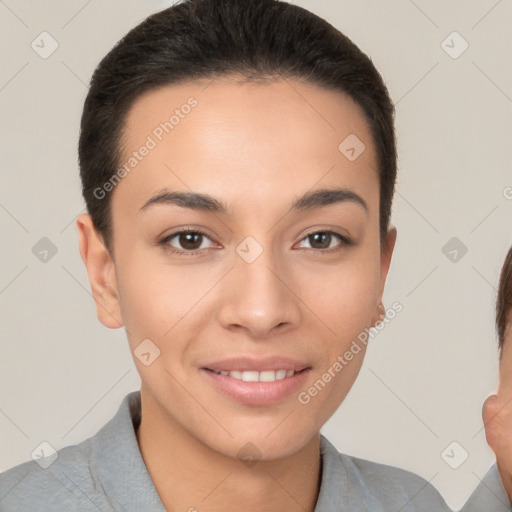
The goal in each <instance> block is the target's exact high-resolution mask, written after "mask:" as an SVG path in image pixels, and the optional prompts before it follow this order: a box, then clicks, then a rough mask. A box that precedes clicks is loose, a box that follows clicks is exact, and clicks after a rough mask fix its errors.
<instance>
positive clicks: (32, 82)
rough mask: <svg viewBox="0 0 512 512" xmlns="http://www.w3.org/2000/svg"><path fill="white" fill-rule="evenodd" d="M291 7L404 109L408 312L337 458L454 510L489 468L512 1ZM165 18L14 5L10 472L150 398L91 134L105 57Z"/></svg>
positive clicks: (399, 206)
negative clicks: (93, 210) (113, 320)
mask: <svg viewBox="0 0 512 512" xmlns="http://www.w3.org/2000/svg"><path fill="white" fill-rule="evenodd" d="M294 3H296V4H298V5H301V6H304V7H306V8H308V9H310V10H312V11H313V12H315V13H317V14H319V15H320V16H322V17H324V18H326V19H327V20H329V21H330V22H331V23H332V24H334V25H335V26H336V27H337V28H339V29H340V30H341V31H342V32H344V33H346V34H347V35H348V36H349V37H350V38H352V39H353V40H354V42H355V43H356V44H357V45H358V46H359V47H360V48H361V49H362V50H363V51H365V52H367V53H368V54H369V55H370V56H371V58H372V59H373V61H374V63H375V64H376V66H377V67H378V69H379V70H380V71H381V73H382V74H383V76H384V79H385V81H386V83H387V84H388V87H389V90H390V93H391V96H392V98H393V101H394V102H395V104H396V113H397V122H396V126H397V136H398V144H399V180H398V189H397V194H396V197H395V204H394V213H393V223H394V224H395V225H396V226H397V228H398V241H397V246H396V250H395V255H394V259H393V261H392V265H391V270H390V274H389V279H388V285H387V290H386V294H385V306H386V307H390V306H391V304H392V303H393V302H395V301H399V302H400V303H401V304H402V305H403V311H402V312H401V313H400V314H399V315H398V316H397V317H396V318H395V319H394V320H393V321H392V322H391V323H390V324H389V325H387V326H386V328H385V329H384V330H383V331H382V332H381V334H380V335H379V336H378V337H376V338H375V339H374V340H372V342H371V345H370V347H369V351H368V355H367V359H366V360H365V363H364V366H363V369H362V371H361V374H360V376H359V379H358V381H357V382H356V384H355V386H354V388H353V390H352V391H351V393H350V394H349V396H348V398H347V400H346V401H345V403H344V404H343V405H342V406H341V407H340V409H339V410H338V411H337V413H336V414H335V415H334V416H333V417H332V419H331V420H330V421H329V422H328V423H327V424H326V425H325V427H324V429H323V432H324V434H325V435H326V436H327V437H328V438H329V439H330V440H331V441H332V442H333V443H334V444H335V445H336V446H337V447H338V449H339V450H341V451H345V452H347V453H350V454H354V455H357V456H360V457H364V458H368V459H371V460H375V461H379V462H384V463H388V464H392V465H396V466H400V467H403V468H406V469H409V470H412V471H414V472H416V473H418V474H420V475H421V476H423V477H424V478H426V479H427V480H429V481H431V482H432V484H433V485H434V486H435V487H437V489H439V491H440V492H441V493H442V494H443V496H444V497H445V499H446V500H447V502H448V504H449V505H450V506H451V507H452V508H454V509H458V508H460V507H461V506H462V504H463V503H464V501H465V500H466V499H467V497H468V496H469V494H470V493H471V491H472V490H473V488H474V487H475V486H476V485H477V483H478V482H479V479H480V478H481V477H483V475H484V474H485V473H486V471H487V469H488V468H489V466H490V465H491V463H492V461H493V455H492V453H491V452H490V450H489V449H488V448H487V445H486V442H485V437H484V433H483V429H482V420H481V416H480V407H481V403H482V401H483V400H484V398H485V397H486V396H487V395H488V394H489V393H490V392H492V391H493V390H494V387H495V383H496V377H497V373H496V369H497V351H496V338H495V333H494V323H493V322H494V317H493V315H494V300H495V293H496V286H497V282H498V274H499V270H500V267H501V264H502V261H503V259H504V256H505V254H506V251H507V248H508V246H509V245H510V244H511V243H512V167H511V164H512V144H511V135H512V129H511V128H512V67H511V66H512V59H511V55H510V50H511V48H512V35H511V34H512V33H511V32H510V26H511V24H512V2H511V1H510V0H501V1H496V0H472V1H471V2H469V1H468V0H451V1H450V2H446V1H444V0H415V1H413V0H387V1H383V0H300V1H299V0H297V1H295V2H294ZM168 5H170V2H162V1H156V0H152V1H149V0H123V1H122V2H121V1H120V0H116V1H113V0H110V1H109V0H107V1H104V0H102V1H99V0H89V1H83V0H80V1H78V0H73V1H65V2H64V1H60V2H59V1H57V0H52V1H46V2H44V3H43V2H41V3H36V2H29V1H28V0H1V1H0V38H1V40H2V48H3V51H2V61H1V78H0V108H1V113H2V114H1V117H0V137H1V167H2V170H1V173H0V233H1V237H2V244H1V247H2V250H1V252H0V257H1V266H0V315H1V325H0V335H1V340H2V344H1V347H2V350H1V357H0V375H1V386H0V453H1V457H0V471H3V470H5V469H7V468H9V467H11V466H13V465H15V464H18V463H21V462H23V461H25V460H28V459H30V457H31V453H32V452H33V450H34V449H35V448H36V447H37V446H38V445H39V444H40V443H41V442H42V441H47V442H49V443H51V444H52V445H53V446H55V447H56V448H57V449H58V448H61V447H63V446H66V445H69V444H74V443H77V442H80V441H82V440H83V439H85V438H86V437H89V436H91V435H93V434H94V433H95V432H96V431H97V430H98V429H99V428H100V427H101V426H102V425H103V424H104V423H106V421H107V420H109V419H110V418H111V417H112V415H113V414H114V413H115V412H116V410H117V408H118V406H119V404H120V401H121V399H122V397H123V396H124V395H125V394H127V393H128V392H129V391H131V390H134V389H137V388H138V385H139V378H138V374H137V372H136V370H135V367H134V364H133V362H132V359H131V355H130V353H129V351H128V350H127V342H126V339H125V335H124V331H123V330H118V331H111V330H108V329H106V328H105V327H103V326H102V325H101V324H100V323H99V322H98V321H97V319H96V315H95V308H94V304H93V300H92V298H91V296H90V292H89V284H88V281H87V276H86V272H85V269H84V267H83V265H82V262H81V259H80V256H79V253H78V245H77V233H76V227H75V223H74V220H75V218H76V216H77V215H78V214H79V213H81V211H82V210H83V207H84V205H83V202H82V198H81V195H80V184H79V179H78V166H77V140H78V129H79V121H80V115H81V109H82V106H83V101H84V99H85V95H86V92H87V83H88V80H89V79H90V76H91V74H92V71H93V69H94V68H95V66H96V65H97V64H98V62H99V60H100V59H101V57H103V55H104V54H105V53H106V52H107V51H108V50H109V49H110V48H111V47H112V46H113V45H114V43H115V42H116V41H117V40H118V39H119V38H120V37H121V36H122V35H124V34H125V33H126V32H127V31H128V30H129V29H130V28H131V27H133V26H135V25H136V24H137V23H138V22H140V21H141V20H142V19H143V18H144V17H145V16H147V15H148V14H150V13H152V12H154V11H157V10H160V9H161V8H164V7H166V6H168ZM454 31H456V32H458V34H459V35H453V34H452V33H453V32H454ZM41 32H48V33H49V34H50V35H51V37H52V38H53V39H54V40H55V41H56V42H57V43H58V48H57V49H56V51H55V52H54V53H53V54H52V55H50V56H49V57H48V58H46V59H43V58H42V57H41V56H40V55H39V54H38V53H36V51H34V50H33V49H32V47H31V43H32V41H34V40H36V42H37V40H40V39H37V38H38V37H39V35H40V34H41ZM44 37H48V36H44ZM46 41H50V39H46ZM443 41H445V43H443ZM465 41H466V42H467V44H468V45H469V46H468V48H467V49H466V51H464V52H463V53H462V54H460V55H458V53H459V52H460V50H462V49H463V48H464V46H465ZM46 48H49V46H46ZM445 50H447V51H448V52H449V53H451V55H449V54H448V53H447V51H445ZM454 56H456V57H457V58H454ZM43 237H47V238H49V239H50V240H51V242H52V243H53V244H54V245H55V248H56V250H57V252H56V254H55V255H53V256H51V257H49V258H48V261H46V262H42V261H40V260H39V259H38V258H37V257H36V255H35V254H34V253H33V252H32V249H33V247H34V246H35V245H36V244H37V243H38V241H39V240H40V239H41V238H43ZM453 237H456V238H457V240H455V241H453V240H452V241H451V242H450V244H455V245H453V246H452V245H448V248H445V249H443V247H445V244H447V243H448V242H449V241H450V240H451V239H452V238H453ZM462 244H463V245H462ZM463 246H465V247H466V248H467V253H466V254H464V255H462V254H463V252H464V249H463ZM36 247H37V246H36ZM454 248H455V250H456V251H457V253H453V250H454ZM449 251H452V252H451V254H450V252H449ZM35 252H37V251H35ZM445 253H446V254H447V255H448V256H447V255H445ZM455 254H456V256H454V255H455ZM461 255H462V257H461ZM450 258H452V259H453V258H455V259H457V261H455V262H454V261H451V260H450ZM453 442H456V443H457V444H455V445H454V444H451V443H453ZM447 447H448V450H446V449H447ZM466 452H467V454H468V458H467V460H465V461H464V462H463V463H462V464H460V463H461V461H462V460H463V459H464V457H465V454H466ZM443 453H444V457H443V455H442V454H443ZM446 454H448V455H449V457H447V456H446ZM447 460H449V462H450V463H451V464H452V465H455V466H457V465H458V466H459V467H458V468H457V469H453V468H452V467H450V466H449V465H448V463H447V462H446V461H447ZM459 464H460V465H459Z"/></svg>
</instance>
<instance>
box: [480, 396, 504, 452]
mask: <svg viewBox="0 0 512 512" xmlns="http://www.w3.org/2000/svg"><path fill="white" fill-rule="evenodd" d="M499 411H500V410H499V404H498V397H497V395H491V396H489V397H487V398H486V400H485V402H484V404H483V406H482V419H483V421H484V427H485V437H486V439H487V444H488V445H489V446H490V447H491V449H492V451H493V452H494V453H495V454H496V452H497V450H498V442H499V438H500V417H499Z"/></svg>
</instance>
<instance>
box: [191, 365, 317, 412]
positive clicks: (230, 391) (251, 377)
mask: <svg viewBox="0 0 512 512" xmlns="http://www.w3.org/2000/svg"><path fill="white" fill-rule="evenodd" d="M309 370H311V366H310V365H309V364H307V363H306V362H304V361H299V360H295V359H290V358H283V357H266V358H260V359H251V358H246V357H236V358H231V359H225V360H222V361H215V362H214V363H209V364H208V365H206V366H204V367H202V368H200V372H201V373H202V374H203V375H204V376H205V377H206V378H207V382H209V383H211V384H212V385H213V386H214V388H215V389H217V390H218V391H220V392H221V393H222V394H223V395H225V396H228V397H230V398H231V399H234V400H235V401H237V402H239V403H242V404H248V405H270V404H273V403H277V402H280V401H281V400H284V399H286V398H288V397H289V396H290V395H293V394H294V393H297V392H298V390H299V389H300V387H301V386H302V385H304V383H305V382H306V380H307V379H308V375H309Z"/></svg>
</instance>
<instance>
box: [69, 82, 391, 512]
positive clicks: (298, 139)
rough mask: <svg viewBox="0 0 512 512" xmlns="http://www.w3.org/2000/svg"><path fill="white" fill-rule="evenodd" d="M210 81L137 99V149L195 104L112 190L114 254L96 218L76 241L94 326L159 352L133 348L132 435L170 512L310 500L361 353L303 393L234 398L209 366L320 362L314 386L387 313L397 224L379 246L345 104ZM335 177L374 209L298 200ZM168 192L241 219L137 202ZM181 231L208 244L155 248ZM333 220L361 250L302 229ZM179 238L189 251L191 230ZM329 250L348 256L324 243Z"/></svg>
mask: <svg viewBox="0 0 512 512" xmlns="http://www.w3.org/2000/svg"><path fill="white" fill-rule="evenodd" d="M206 85H208V83H207V82H189V83H186V84H181V85H173V86H167V87H164V88H161V89H159V90H157V91H152V92H149V93H147V94H145V95H143V96H141V97H140V98H138V100H137V101H136V102H135V103H134V105H133V106H132V108H131V110H130V111H129V115H128V116H127V119H126V125H127V128H128V130H127V132H126V134H125V138H124V142H125V154H128V153H130V151H132V150H135V149H137V148H138V147H140V145H141V144H143V143H144V141H145V139H146V137H147V135H148V134H150V133H151V132H152V130H153V129H154V128H155V126H157V125H158V124H159V123H160V122H162V121H163V120H165V119H166V118H168V114H167V113H168V112H172V111H173V110H174V109H175V108H179V107H180V105H183V104H184V103H185V102H186V101H187V99H188V98H190V97H191V96H193V97H194V98H196V99H197V101H198V106H197V107H196V108H195V109H194V110H193V111H192V112H191V113H190V114H189V115H188V116H187V117H186V118H185V119H183V120H182V121H181V122H180V124H179V125H178V126H176V127H175V129H174V130H173V131H172V132H171V133H170V134H169V135H167V136H166V137H165V138H164V140H163V141H162V142H160V143H159V144H158V146H157V147H156V148H155V149H153V150H152V151H151V152H150V154H149V155H148V156H147V157H146V158H144V159H143V160H142V161H141V162H140V163H139V164H138V166H137V167H136V169H135V170H133V171H132V172H131V173H129V174H128V175H127V176H126V177H125V178H124V179H123V180H122V181H121V182H120V183H119V184H118V185H117V187H116V188H115V190H114V192H113V196H112V215H113V233H114V235H113V244H112V253H113V254H109V252H108V251H107V250H106V248H105V246H104V245H103V242H102V238H101V236H99V235H98V233H97V232H96V230H95V229H94V227H93V224H92V221H91V218H90V217H89V215H87V214H84V215H81V216H80V217H79V218H78V221H77V226H78V230H79V238H80V252H81V255H82V258H83V261H84V263H85V265H86V268H87V272H88V275H89V280H90V284H91V288H92V292H93V295H94V298H95V301H96V304H97V314H98V318H99V319H100V321H101V322H102V323H103V324H104V325H106V326H107V327H110V328H118V327H120V326H122V325H124V326H125V328H126V330H127V334H128V340H129V344H130V349H131V350H132V353H133V351H134V350H135V349H136V348H137V346H138V345H139V344H140V343H141V341H142V340H144V339H147V338H149V339H151V340H152V342H153V343H154V344H155V345H156V346H157V347H158V348H159V350H160V356H159V357H158V358H156V359H155V360H154V362H152V364H150V365H149V366H145V365H144V364H142V363H141V361H139V359H138V358H137V357H134V362H135V365H136V367H137V370H138V372H139V374H140V377H141V402H142V421H141V425H140V427H139V429H138V430H137V439H138V442H139V446H140V449H141V453H142V455H143V457H144V460H145V463H146V465H147V468H148V471H149V473H150V475H151V478H152V480H153V482H154V483H155V487H156V489H157V491H158V493H159V495H160V498H161V500H162V502H163V504H164V506H165V507H166V508H167V510H194V509H193V508H192V507H194V508H195V509H197V510H199V511H203V510H208V511H221V510H222V511H225V510H240V509H241V508H243V509H244V510H246V511H249V512H250V511H261V510H266V511H276V512H277V511H282V510H288V511H295V510H297V511H298V510H300V511H302V512H303V511H304V510H309V511H313V510H314V508H315V503H316V501H317V498H318V492H319V482H320V479H321V472H320V469H321V466H320V452H319V430H320V427H321V426H322V425H323V424H324V423H325V422H326V421H327V419H328V418H329V417H330V416H331V415H332V414H333V413H334V411H335V410H336V409H337V408H338V406H339V405H340V404H341V402H342V401H343V400H344V398H345V397H346V395H347V393H348V392H349V390H350V388H351V386H352V384H353V382H354V380H355V379H356V377H357V374H358V372H359V369H360V367H361V364H362V360H363V357H364V352H365V351H364V350H362V351H361V352H359V354H358V355H357V356H355V357H354V359H353V360H352V361H351V362H350V363H349V364H348V365H347V366H346V367H344V368H343V371H342V372H340V373H339V374H338V375H337V376H336V377H335V378H334V379H332V380H331V382H330V383H329V384H328V385H327V386H326V387H325V388H324V389H322V391H321V392H319V393H318V395H317V396H315V397H314V398H312V399H311V401H310V402H309V403H308V404H307V405H303V404H301V403H299V401H298V400H297V394H293V395H291V396H290V397H288V398H285V399H283V400H281V401H280V402H278V403H275V404H272V405H244V404H240V403H238V402H236V401H235V400H233V399H231V398H228V397H226V396H224V395H223V394H221V393H220V392H219V391H217V390H216V389H215V388H214V387H213V386H212V385H211V384H210V382H207V380H208V379H206V378H205V377H204V375H203V374H202V373H201V372H200V371H199V369H200V368H201V367H203V366H204V365H205V364H206V363H207V362H211V361H217V360H220V359H225V358H227V357H231V356H236V355H246V356H247V355H249V356H252V357H255V358H258V357H263V356H272V357H274V356H286V357H291V358H294V359H300V360H306V361H307V362H308V364H309V365H310V367H311V369H310V372H309V375H308V378H307V381H306V383H305V385H304V386H303V387H302V388H301V389H302V390H307V388H309V387H310V386H311V385H312V384H313V383H314V382H315V381H317V380H318V379H319V378H320V376H321V375H322V374H323V373H324V372H325V370H326V369H327V368H328V367H330V366H332V364H333V363H334V362H335V361H336V358H337V357H338V356H339V355H341V354H343V353H344V352H345V351H346V350H347V349H348V348H349V347H350V345H351V343H352V341H353V340H354V339H355V338H356V337H357V335H358V334H359V333H360V332H361V331H363V330H364V329H365V328H369V327H370V326H372V325H374V324H375V322H377V321H378V320H379V319H380V318H381V316H382V313H381V310H379V309H378V305H379V304H380V302H381V298H382V293H383V290H384V285H385V281H386V276H387V272H388V269H389V265H390V260H391V255H392V253H393V248H394V244H395V239H396V230H395V229H394V228H391V229H390V230H389V232H388V234H387V237H386V239H385V244H384V250H382V251H381V247H380V236H379V179H378V174H377V171H376V169H377V157H376V152H375V148H374V144H373V141H372V139H371V137H370V132H369V127H368V125H367V123H366V121H365V118H364V116H363V114H362V111H361V110H360V109H359V107H358V106H357V105H356V104H355V103H354V102H353V101H352V100H351V99H350V98H348V97H347V96H345V95H343V94H341V93H337V92H332V91H327V90H324V89H322V88H319V87H316V86H313V85H306V84H304V83H300V82H298V81H292V80H287V81H284V80H281V81H277V82H272V83H270V84H258V85H255V84H247V83H246V84H239V83H235V81H234V80H233V78H226V77H224V78H223V79H216V80H215V81H213V82H211V83H209V85H208V86H207V87H205V86H206ZM351 133H355V134H357V136H358V137H359V139H361V140H362V141H363V142H364V144H365V145H366V149H365V151H364V152H363V153H362V154H361V155H360V156H359V157H358V158H357V159H356V160H355V161H353V162H351V161H349V160H348V159H347V158H346V157H345V156H344V155H343V154H341V152H340V151H339V150H338V145H339V144H340V143H341V141H343V140H344V139H345V137H347V135H349V134H351ZM340 187H341V188H346V189H350V190H351V191H353V192H354V193H356V194H358V195H359V196H360V197H361V198H363V200H364V201H365V202H366V204H367V207H368V211H366V210H365V209H364V208H363V207H362V206H360V205H359V204H358V203H356V202H354V201H344V202H341V203H337V204H332V205H329V206H323V207H317V208H314V209H311V210H309V211H301V212H295V211H291V210H290V205H291V203H292V202H293V201H294V200H295V199H296V198H298V197H299V196H300V195H302V194H304V193H305V192H308V191H311V190H317V189H320V188H340ZM164 188H166V189H168V190H169V191H184V192H189V191H195V192H201V193H207V194H210V195H212V196H214V197H215V198H217V199H218V200H221V201H223V202H224V203H225V204H226V205H227V207H228V213H229V215H224V214H218V213H212V212H205V211H194V210H191V209H187V208H181V207H179V206H177V205H173V204H153V205H151V206H149V207H147V208H144V209H143V210H141V207H142V206H143V205H144V204H145V203H146V202H147V201H148V199H150V198H151V197H153V196H155V195H157V194H158V193H160V192H161V191H162V189H164ZM187 226H190V227H193V228H201V229H202V230H204V231H206V232H207V235H208V236H207V237H206V238H203V239H202V242H201V240H200V242H201V245H200V247H201V250H203V253H202V254H196V255H192V256H190V255H187V254H185V255H179V254H173V253H172V252H170V251H169V250H167V251H166V250H165V249H164V247H163V246H161V245H158V241H159V240H160V239H161V238H162V237H163V235H168V234H172V233H174V232H176V231H179V229H180V228H181V229H182V228H183V227H187ZM325 231H334V232H338V233H340V234H341V235H343V236H346V237H349V238H350V239H351V240H352V241H353V244H351V245H345V244H343V242H341V240H340V239H338V238H337V237H336V236H333V238H332V239H331V240H330V241H327V242H324V245H322V242H318V241H317V242H315V239H312V237H309V238H308V237H307V235H309V234H311V233H317V232H325ZM247 236H251V237H253V238H254V239H255V240H256V241H257V242H258V244H260V246H261V247H262V249H263V252H262V254H261V255H260V256H259V257H258V258H257V259H256V260H255V261H254V262H252V263H250V264H249V263H247V262H246V261H244V259H242V258H241V257H240V256H239V255H238V254H237V253H236V251H235V250H236V247H237V246H238V245H239V244H240V243H241V242H242V241H243V240H244V239H245V238H246V237H247ZM197 245H199V243H198V244H197ZM167 247H168V248H169V249H171V250H172V249H175V250H182V251H184V250H186V248H185V247H186V246H184V245H183V244H181V245H180V240H179V237H174V238H173V239H171V240H169V241H168V243H167ZM188 247H190V246H188ZM326 247H327V248H330V249H332V248H338V249H339V250H337V251H335V252H331V253H323V254H322V253H321V249H323V248H326ZM248 442H251V443H252V444H253V445H254V446H255V447H256V449H257V451H258V454H259V455H258V457H259V458H260V460H259V461H258V462H257V463H256V464H254V465H251V466H249V465H247V464H244V463H243V462H242V461H241V460H240V459H239V457H238V456H237V454H238V452H239V450H240V449H241V448H242V447H243V446H244V445H246V443H248Z"/></svg>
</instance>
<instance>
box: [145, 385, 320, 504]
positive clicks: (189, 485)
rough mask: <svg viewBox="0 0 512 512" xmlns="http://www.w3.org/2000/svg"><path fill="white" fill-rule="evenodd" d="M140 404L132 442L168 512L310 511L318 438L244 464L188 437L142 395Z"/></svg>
mask: <svg viewBox="0 0 512 512" xmlns="http://www.w3.org/2000/svg"><path fill="white" fill-rule="evenodd" d="M141 404H142V419H141V423H140V425H139V428H138V429H137V431H136V435H137V441H138V443H139V448H140V450H141V453H142V457H143V459H144V462H145V464H146V467H147V469H148V472H149V474H150V476H151V479H152V480H153V484H154V485H155V488H156V490H157V492H158V495H159V497H160V500H161V501H162V503H163V505H164V507H165V509H166V510H167V511H175V510H176V511H177V510H183V511H190V512H197V511H200V512H202V511H208V512H221V511H222V512H225V511H226V510H244V511H246V512H260V511H261V510H265V511H266V512H282V511H283V510H286V511H289V512H295V511H297V512H299V511H300V512H313V511H314V509H315V505H316V502H317V499H318V493H319V489H320V480H321V464H320V436H319V435H318V434H317V435H315V436H313V438H312V439H311V440H310V441H309V442H308V443H307V444H306V445H305V446H303V447H302V448H300V449H299V450H298V451H297V452H296V453H294V454H292V455H290V456H288V457H285V458H281V459H277V460H269V461H263V460H261V461H258V462H256V463H255V464H244V463H243V462H242V461H240V460H239V459H235V458H232V457H229V456H227V455H224V454H222V453H219V452H217V451H215V450H213V449H211V448H210V447H208V446H207V445H205V444H203V443H202V442H201V441H200V440H198V439H197V438H195V437H193V436H192V435H191V434H190V432H188V431H186V430H184V429H183V428H182V427H181V426H180V425H178V424H177V423H176V422H174V421H173V420H172V418H171V417H170V416H169V415H167V414H165V413H163V412H162V411H161V410H160V408H159V407H158V405H157V404H155V403H154V401H153V400H151V398H150V397H149V396H147V395H143V394H142V391H141Z"/></svg>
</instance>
